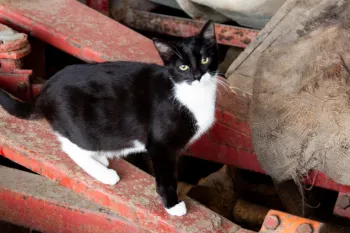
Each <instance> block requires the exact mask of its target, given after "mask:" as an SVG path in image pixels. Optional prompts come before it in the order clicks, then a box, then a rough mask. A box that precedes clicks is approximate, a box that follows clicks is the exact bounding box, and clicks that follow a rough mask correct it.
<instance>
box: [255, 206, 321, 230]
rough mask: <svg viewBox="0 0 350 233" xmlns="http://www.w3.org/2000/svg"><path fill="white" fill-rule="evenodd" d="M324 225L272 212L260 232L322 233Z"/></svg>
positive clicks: (267, 216)
mask: <svg viewBox="0 0 350 233" xmlns="http://www.w3.org/2000/svg"><path fill="white" fill-rule="evenodd" d="M322 227H323V223H320V222H316V221H312V220H310V219H305V218H301V217H297V216H294V215H290V214H286V213H283V212H280V211H276V210H270V211H269V212H268V214H267V215H266V218H265V220H264V223H263V225H262V227H261V229H260V232H265V231H268V230H272V232H274V233H320V229H321V228H322Z"/></svg>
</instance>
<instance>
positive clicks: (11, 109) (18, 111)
mask: <svg viewBox="0 0 350 233" xmlns="http://www.w3.org/2000/svg"><path fill="white" fill-rule="evenodd" d="M0 105H1V106H2V107H3V108H4V109H5V110H6V111H7V112H8V113H9V114H11V115H13V116H15V117H18V118H21V119H32V118H33V116H34V115H36V114H35V112H36V111H35V104H34V103H25V102H22V101H21V100H19V99H17V98H16V97H14V96H12V95H11V94H9V93H7V92H6V91H5V90H3V89H0Z"/></svg>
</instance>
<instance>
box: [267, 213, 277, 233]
mask: <svg viewBox="0 0 350 233" xmlns="http://www.w3.org/2000/svg"><path fill="white" fill-rule="evenodd" d="M279 225H280V220H279V218H278V216H276V215H270V216H267V217H266V218H265V222H264V226H265V227H266V229H268V230H276V229H277V227H278V226H279Z"/></svg>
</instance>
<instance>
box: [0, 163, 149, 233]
mask: <svg viewBox="0 0 350 233" xmlns="http://www.w3.org/2000/svg"><path fill="white" fill-rule="evenodd" d="M0 177H1V179H0V220H1V221H6V222H11V223H13V224H16V225H21V226H25V227H27V228H30V229H33V230H37V231H41V232H52V233H102V232H108V233H146V232H148V231H146V230H143V229H140V228H139V227H138V226H137V225H135V224H134V223H132V222H129V221H127V220H125V219H123V218H121V217H119V216H118V215H116V214H114V213H112V212H110V211H109V210H107V209H105V208H102V207H101V206H99V205H97V204H95V203H93V202H91V201H89V200H87V199H85V198H84V197H83V196H81V195H78V194H75V193H74V192H73V191H70V190H68V189H66V188H64V187H61V186H58V185H56V184H55V183H54V182H52V181H50V180H48V179H46V178H44V177H42V176H38V175H35V174H31V173H28V172H23V171H19V170H15V169H11V168H6V167H3V166H0Z"/></svg>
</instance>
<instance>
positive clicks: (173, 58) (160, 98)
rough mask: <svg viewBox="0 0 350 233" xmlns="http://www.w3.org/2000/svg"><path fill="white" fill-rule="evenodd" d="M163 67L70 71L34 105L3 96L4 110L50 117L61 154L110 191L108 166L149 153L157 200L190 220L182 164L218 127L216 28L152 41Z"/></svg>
mask: <svg viewBox="0 0 350 233" xmlns="http://www.w3.org/2000/svg"><path fill="white" fill-rule="evenodd" d="M154 45H155V47H156V48H157V50H158V52H159V54H160V56H161V58H162V59H163V61H164V66H159V65H155V64H145V63H138V62H106V63H97V64H84V65H72V66H69V67H66V68H64V69H63V70H61V71H60V72H58V73H57V74H56V75H54V76H53V77H52V78H50V79H49V80H48V81H47V82H46V83H45V84H44V86H43V88H42V90H41V92H40V94H39V96H38V97H37V99H36V101H35V103H34V104H33V105H31V104H27V103H23V102H19V101H17V100H15V99H13V98H11V97H10V96H9V95H8V94H6V93H5V92H1V94H0V104H1V105H2V106H3V108H4V109H5V110H7V111H8V112H9V113H10V114H12V115H15V116H17V117H20V118H23V119H34V118H35V116H44V117H45V118H46V119H47V120H48V122H49V123H50V125H51V126H52V128H53V131H54V133H55V134H56V135H57V138H58V140H59V141H60V142H61V144H62V150H63V151H64V152H65V153H66V154H67V155H68V156H69V157H70V158H71V159H72V160H73V161H74V162H75V163H76V164H77V165H79V166H80V167H81V168H82V169H84V170H85V172H87V173H88V174H89V175H90V176H92V177H94V178H95V179H97V180H99V181H100V182H102V183H104V184H109V185H114V184H116V183H117V182H118V181H119V176H118V174H117V173H116V171H114V170H112V169H109V168H107V167H108V165H109V161H108V159H109V158H115V157H122V156H126V155H128V154H130V153H138V152H148V153H149V154H150V156H151V159H152V163H153V166H154V172H155V178H156V185H157V192H158V194H159V195H160V196H161V197H162V199H163V202H164V207H165V209H166V211H167V212H168V213H169V214H171V215H176V216H181V215H184V214H186V205H185V203H184V202H183V201H182V202H179V200H178V196H177V179H176V170H177V168H176V163H177V159H178V156H179V155H180V154H181V152H182V151H183V149H184V148H186V147H187V146H189V145H190V144H191V143H193V142H194V141H195V140H197V139H198V138H199V137H200V136H201V135H202V134H203V133H205V132H206V131H207V130H208V129H209V128H210V127H211V126H212V124H213V122H214V112H215V99H216V85H217V84H216V82H217V79H216V74H217V73H216V71H217V66H218V48H217V44H216V40H215V29H214V23H213V22H212V21H209V22H207V23H206V25H205V26H204V28H203V29H202V31H201V32H200V33H199V34H198V35H196V36H193V37H188V38H184V39H179V40H177V41H174V42H164V41H161V40H156V39H155V40H154Z"/></svg>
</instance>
